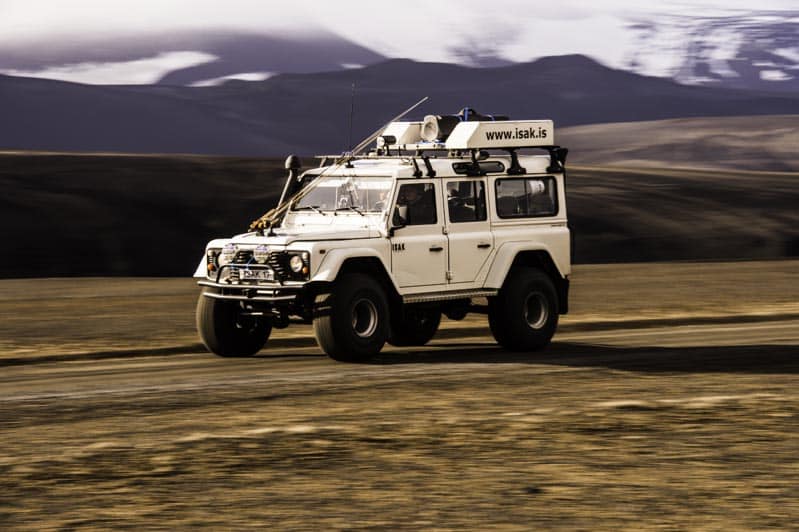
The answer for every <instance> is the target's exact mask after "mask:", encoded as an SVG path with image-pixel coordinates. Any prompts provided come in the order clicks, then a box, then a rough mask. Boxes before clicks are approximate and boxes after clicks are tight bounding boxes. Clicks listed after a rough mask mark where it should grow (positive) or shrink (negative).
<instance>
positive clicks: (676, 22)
mask: <svg viewBox="0 0 799 532" xmlns="http://www.w3.org/2000/svg"><path fill="white" fill-rule="evenodd" d="M74 1H78V0H74ZM80 1H81V2H83V3H86V2H87V0H80ZM43 2H44V0H27V3H26V2H17V5H18V6H23V5H25V6H27V4H28V3H30V5H31V6H32V7H31V8H30V9H31V10H33V6H34V5H35V4H37V3H43ZM795 2H796V0H761V1H760V2H759V3H757V4H752V3H751V2H749V1H748V0H690V1H685V0H664V1H662V2H658V3H657V4H654V3H653V4H648V3H640V4H636V3H633V2H630V1H629V0H597V1H595V2H591V3H586V2H584V1H583V0H560V1H559V2H558V3H557V5H541V4H540V3H538V2H529V1H527V0H493V1H492V2H491V4H490V5H486V3H485V2H484V0H457V1H456V0H440V1H438V2H434V3H429V2H426V0H406V1H405V2H404V3H403V5H402V6H401V7H397V8H396V9H383V8H376V6H375V4H374V3H373V2H368V3H366V2H361V1H359V0H346V1H344V0H342V2H326V3H321V2H308V1H298V2H293V3H279V4H278V3H276V2H253V1H245V0H229V1H228V3H227V6H226V9H220V10H219V11H218V14H216V13H217V12H216V11H214V13H215V17H216V18H213V17H212V16H211V14H209V13H205V12H203V11H202V10H200V12H198V13H197V14H196V16H194V17H192V16H190V15H191V13H192V12H193V11H194V10H195V9H194V8H192V9H190V10H189V11H185V12H182V11H180V10H173V11H174V13H173V12H170V13H172V14H173V15H177V14H180V16H179V17H177V18H176V17H175V16H173V17H172V18H169V17H167V16H166V14H160V9H161V8H160V7H158V6H157V5H156V4H157V2H155V0H137V2H136V11H135V12H137V13H138V12H139V11H141V12H142V16H144V15H146V17H144V18H146V19H147V22H148V24H149V23H150V21H151V20H152V24H153V25H154V26H153V28H149V26H147V25H143V24H144V23H143V22H142V21H141V20H139V25H138V26H136V25H134V24H133V22H132V21H130V20H128V18H126V17H127V16H128V15H129V14H130V12H129V11H128V12H126V14H125V17H119V16H118V15H119V12H120V10H123V8H124V6H125V5H126V4H132V3H133V0H118V2H114V3H106V4H104V7H103V8H102V10H101V9H99V8H98V7H97V5H98V4H97V3H92V9H91V10H90V11H91V13H93V14H94V19H92V20H94V21H95V22H91V21H87V20H84V19H85V17H78V16H77V15H76V14H75V13H72V11H71V10H65V11H64V12H63V13H61V14H60V15H59V16H61V15H63V16H64V17H65V16H67V15H69V14H70V13H72V15H71V16H72V18H66V19H63V21H62V20H61V18H59V19H58V20H54V21H51V23H53V24H56V26H54V27H58V28H59V31H58V32H56V31H55V30H51V31H44V30H41V31H39V32H38V33H36V32H33V31H27V32H22V33H14V32H15V27H16V28H17V30H18V31H21V30H19V28H22V27H28V26H27V25H25V24H22V23H21V22H19V21H18V23H17V24H16V26H15V25H14V24H12V23H13V17H12V19H9V17H8V16H6V17H5V18H4V14H5V15H8V13H4V8H0V73H5V74H8V75H14V76H24V77H43V78H50V79H60V80H66V81H74V82H79V83H92V84H142V85H146V84H154V83H161V84H170V85H212V84H219V83H223V82H225V81H226V80H230V79H240V80H249V81H261V80H263V79H266V78H267V77H269V76H272V75H275V74H279V73H311V72H320V71H329V70H344V69H347V68H352V67H356V66H364V65H370V64H375V63H377V62H380V61H382V60H384V59H386V58H408V59H412V60H415V61H421V62H436V63H450V64H457V65H462V66H470V67H497V66H503V65H509V64H513V63H518V64H523V63H527V62H529V61H533V60H536V59H540V58H542V57H549V56H558V55H568V54H580V55H585V56H589V57H592V58H594V59H595V60H597V61H599V62H600V63H602V64H604V65H606V66H608V67H611V68H615V69H623V70H627V71H631V72H634V73H637V74H643V75H649V76H657V77H663V78H670V79H673V80H676V81H678V82H680V83H683V84H688V85H705V86H713V87H726V88H741V89H749V90H765V91H780V92H786V91H788V92H790V91H796V90H797V89H799V7H797V8H794V4H795ZM184 3H186V2H184ZM168 4H169V5H178V4H180V2H175V1H172V2H168ZM367 4H368V5H367ZM5 9H6V10H7V8H5ZM17 9H18V10H20V12H22V11H25V10H24V9H23V8H22V7H18V8H17ZM40 11H41V10H40ZM47 12H49V10H48V11H47ZM23 14H24V13H23ZM115 15H116V16H115ZM38 16H40V15H39V14H35V13H33V12H32V13H31V15H30V20H28V19H19V20H21V21H23V22H25V21H27V22H26V24H27V23H28V22H30V23H31V24H32V22H31V21H36V22H37V23H38V24H39V25H40V26H41V25H42V24H41V21H39V20H38V19H37V18H36V17H38ZM53 16H55V15H53ZM51 18H53V17H51ZM140 18H141V17H140ZM7 19H9V20H11V22H8V20H7ZM189 22H191V25H188V23H189ZM5 24H7V25H8V27H6V26H5ZM104 24H105V25H111V24H116V26H115V28H117V29H118V31H116V30H114V31H112V29H113V28H111V27H110V26H109V28H105V27H103V26H102V25H104ZM30 27H31V28H35V27H36V26H35V25H31V26H30ZM61 29H63V31H61ZM15 35H16V36H15Z"/></svg>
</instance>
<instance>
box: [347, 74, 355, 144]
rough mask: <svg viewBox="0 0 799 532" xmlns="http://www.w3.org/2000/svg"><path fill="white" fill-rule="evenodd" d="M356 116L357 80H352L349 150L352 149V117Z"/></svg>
mask: <svg viewBox="0 0 799 532" xmlns="http://www.w3.org/2000/svg"><path fill="white" fill-rule="evenodd" d="M353 116H355V82H354V81H353V82H352V94H351V95H350V136H349V139H347V151H352V117H353Z"/></svg>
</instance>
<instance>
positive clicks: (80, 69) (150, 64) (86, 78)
mask: <svg viewBox="0 0 799 532" xmlns="http://www.w3.org/2000/svg"><path fill="white" fill-rule="evenodd" d="M217 59H218V57H217V56H215V55H211V54H207V53H205V52H194V51H183V52H164V53H160V54H158V55H155V56H153V57H144V58H142V59H134V60H132V61H119V62H108V63H73V64H67V65H59V66H55V67H48V68H45V69H42V70H13V69H12V70H0V73H3V74H7V75H9V76H21V77H27V78H45V79H58V80H61V81H71V82H73V83H88V84H91V85H150V84H153V83H156V82H157V81H158V80H159V79H161V78H162V77H164V75H166V74H168V73H169V72H172V71H173V70H179V69H182V68H188V67H192V66H197V65H202V64H204V63H208V62H211V61H215V60H217Z"/></svg>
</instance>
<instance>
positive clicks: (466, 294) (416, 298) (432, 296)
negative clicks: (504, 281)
mask: <svg viewBox="0 0 799 532" xmlns="http://www.w3.org/2000/svg"><path fill="white" fill-rule="evenodd" d="M498 292H499V290H485V289H482V290H454V291H450V292H432V293H427V294H409V295H407V296H402V302H403V303H405V304H410V303H429V302H433V301H451V300H453V299H471V298H473V297H491V296H495V295H497V293H498Z"/></svg>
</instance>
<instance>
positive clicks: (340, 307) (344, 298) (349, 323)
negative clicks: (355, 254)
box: [313, 273, 389, 362]
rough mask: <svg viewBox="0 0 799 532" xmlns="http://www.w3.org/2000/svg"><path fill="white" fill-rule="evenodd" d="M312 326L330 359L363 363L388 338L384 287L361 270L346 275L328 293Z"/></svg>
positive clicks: (375, 352)
mask: <svg viewBox="0 0 799 532" xmlns="http://www.w3.org/2000/svg"><path fill="white" fill-rule="evenodd" d="M319 311H320V315H319V316H318V317H316V318H315V319H314V322H313V328H314V334H315V335H316V341H317V342H318V343H319V347H321V348H322V350H323V351H324V352H325V353H327V355H328V356H330V358H333V359H335V360H340V361H342V362H363V361H366V360H368V359H369V358H370V357H372V356H374V355H376V354H377V353H379V352H380V350H381V349H382V348H383V345H385V343H386V338H387V337H388V315H389V313H388V303H387V302H386V296H385V293H384V291H383V288H382V287H381V286H380V284H379V283H377V282H376V281H375V280H374V279H372V278H371V277H368V276H366V275H363V274H360V273H351V274H344V275H343V276H342V277H341V278H340V279H338V280H337V281H336V284H335V285H334V287H333V291H332V292H331V293H330V294H329V295H328V296H327V299H326V301H325V302H324V303H323V305H322V308H320V309H319Z"/></svg>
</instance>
